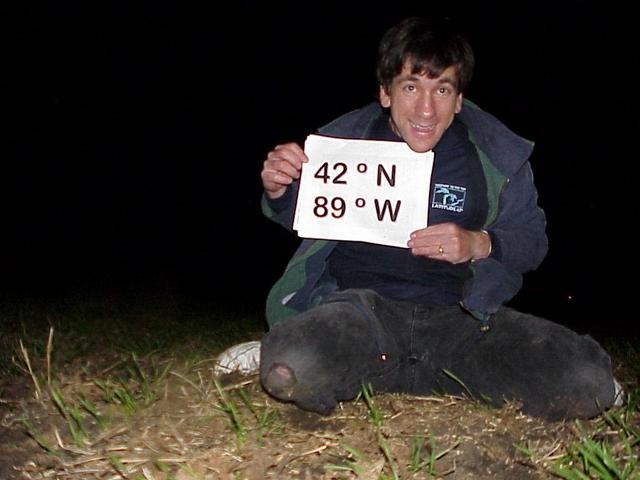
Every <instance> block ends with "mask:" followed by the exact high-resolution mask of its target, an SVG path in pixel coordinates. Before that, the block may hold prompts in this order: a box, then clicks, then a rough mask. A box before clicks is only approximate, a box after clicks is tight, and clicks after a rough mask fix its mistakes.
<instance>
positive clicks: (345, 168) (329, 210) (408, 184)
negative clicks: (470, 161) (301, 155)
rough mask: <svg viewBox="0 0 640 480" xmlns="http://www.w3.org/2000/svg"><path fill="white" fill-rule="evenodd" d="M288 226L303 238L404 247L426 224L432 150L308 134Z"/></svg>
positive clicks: (396, 143) (403, 144)
mask: <svg viewBox="0 0 640 480" xmlns="http://www.w3.org/2000/svg"><path fill="white" fill-rule="evenodd" d="M304 149H305V153H306V154H307V157H309V162H308V163H305V164H304V165H303V167H302V174H301V177H300V190H299V193H298V202H297V204H296V211H295V217H294V222H293V228H294V229H295V230H297V231H298V235H299V236H301V237H305V238H319V239H326V240H357V241H362V242H369V243H377V244H381V245H390V246H394V247H404V248H407V242H408V241H409V235H410V234H411V232H413V231H415V230H418V229H420V228H424V227H426V226H427V222H428V215H429V198H428V197H429V185H430V184H431V171H432V169H433V152H431V151H430V152H427V153H416V152H414V151H413V150H411V149H410V148H409V147H408V146H407V144H405V143H403V142H385V141H377V140H346V139H339V138H331V137H322V136H319V135H309V136H308V137H307V140H306V142H305V148H304Z"/></svg>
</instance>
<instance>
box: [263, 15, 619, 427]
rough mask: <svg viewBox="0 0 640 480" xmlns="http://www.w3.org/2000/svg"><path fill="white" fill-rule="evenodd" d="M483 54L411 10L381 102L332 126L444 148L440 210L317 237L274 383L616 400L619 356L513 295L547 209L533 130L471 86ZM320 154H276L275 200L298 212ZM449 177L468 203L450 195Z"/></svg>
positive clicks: (270, 174) (298, 393) (557, 404)
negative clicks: (495, 112)
mask: <svg viewBox="0 0 640 480" xmlns="http://www.w3.org/2000/svg"><path fill="white" fill-rule="evenodd" d="M473 66H474V58H473V53H472V50H471V47H470V46H469V44H468V42H467V41H466V40H465V39H463V38H462V37H460V36H459V35H457V34H456V33H455V32H453V31H452V30H451V29H450V27H449V26H448V25H447V24H446V23H444V22H433V23H432V22H428V21H425V20H422V19H416V18H411V19H407V20H405V21H403V22H401V23H400V24H398V25H396V26H395V27H393V28H391V29H390V30H389V31H388V32H387V33H386V34H385V36H384V37H383V39H382V41H381V44H380V47H379V56H378V67H377V78H378V82H379V104H371V105H368V106H366V107H364V108H363V109H360V110H357V111H355V112H351V113H348V114H346V115H344V116H343V117H341V118H339V119H337V120H335V121H334V122H332V123H330V124H329V125H327V126H325V127H324V128H322V129H320V131H319V133H320V134H323V135H328V136H336V137H344V138H358V139H370V140H390V141H403V142H405V143H406V144H407V145H408V146H409V147H410V148H411V149H412V150H414V151H415V152H418V153H423V152H427V151H430V150H433V151H434V155H435V156H434V167H433V174H432V178H431V194H430V205H429V208H430V211H429V223H430V225H429V226H426V227H425V228H422V229H420V230H417V231H415V232H413V233H411V235H410V238H409V239H408V242H407V248H406V249H404V248H395V247H387V246H381V245H374V244H367V243H363V242H346V241H339V242H338V241H321V240H308V239H307V240H304V241H303V242H302V244H301V245H300V247H299V249H298V251H297V252H296V253H295V255H294V257H293V258H292V260H291V261H290V263H289V265H288V266H287V269H286V271H285V273H284V275H283V277H282V278H281V279H280V280H279V281H278V283H276V285H275V286H274V287H273V289H272V291H271V292H270V294H269V298H268V300H267V320H268V322H269V324H270V331H269V332H268V333H267V334H266V335H265V337H264V339H263V341H262V345H261V349H262V351H261V358H260V377H261V381H262V384H263V386H264V388H265V389H266V390H267V392H269V393H270V394H271V395H272V396H274V397H276V398H279V399H281V400H285V401H292V402H295V403H296V404H297V405H298V406H299V407H300V408H303V409H306V410H310V411H316V412H319V413H328V412H330V411H331V410H332V409H333V408H334V407H335V406H336V404H337V402H338V401H342V400H349V399H353V398H354V397H355V396H356V395H357V393H358V391H359V390H360V388H361V385H363V384H371V385H372V387H373V389H374V391H388V392H407V393H412V394H431V393H433V392H434V391H435V392H438V391H439V392H447V393H452V394H457V393H463V392H467V393H471V394H472V395H474V396H476V397H477V398H486V399H488V401H490V402H491V403H493V404H495V405H500V404H502V403H503V402H504V401H505V400H510V399H514V400H518V401H520V402H522V408H523V410H524V411H525V412H526V413H529V414H532V415H540V416H544V417H547V418H550V419H558V418H568V417H590V416H594V415H597V414H598V413H600V412H601V411H602V409H605V408H607V407H609V406H611V405H612V404H613V403H614V400H615V397H616V383H615V381H614V379H613V376H612V372H611V362H610V359H609V356H608V355H607V354H606V353H605V352H604V350H603V349H602V348H601V347H600V346H599V345H598V344H597V343H596V342H595V341H594V340H592V339H591V338H589V337H582V336H579V335H577V334H576V333H574V332H572V331H570V330H568V329H566V328H564V327H562V326H560V325H557V324H554V323H551V322H548V321H546V320H543V319H540V318H536V317H533V316H531V315H526V314H523V313H519V312H516V311H514V310H512V309H509V308H506V307H503V304H504V303H505V302H507V301H508V300H509V299H511V298H512V297H513V296H514V295H515V294H516V293H517V291H518V290H519V288H520V286H521V282H522V274H523V273H524V272H526V271H529V270H532V269H535V268H537V266H538V265H539V264H540V262H541V261H542V260H543V258H544V256H545V254H546V251H547V238H546V235H545V231H544V230H545V217H544V213H543V212H542V210H541V209H540V208H539V207H538V206H537V192H536V189H535V186H534V184H533V176H532V172H531V167H530V164H529V162H528V158H529V155H530V154H531V151H532V148H533V146H532V144H530V143H529V142H527V141H525V140H523V139H521V138H520V137H518V136H516V135H515V134H514V133H512V132H511V131H509V130H508V129H507V128H506V127H505V126H504V125H503V124H502V123H500V122H499V121H498V120H496V119H495V118H494V117H492V116H491V115H489V114H487V113H485V112H483V111H482V110H480V109H479V108H478V107H476V106H475V105H473V104H472V103H470V102H468V101H466V100H464V99H463V92H464V90H465V88H466V87H467V85H468V84H469V81H470V79H471V76H472V72H473ZM307 161H308V159H307V157H306V155H305V153H304V151H303V150H302V148H301V147H300V146H299V145H297V144H295V143H289V144H286V145H279V146H277V147H276V148H275V149H274V150H273V151H272V152H270V153H269V154H268V156H267V159H266V161H265V162H264V168H263V170H262V173H261V177H262V183H263V186H264V192H265V195H264V199H263V209H264V212H265V214H266V215H267V216H268V217H270V218H272V219H273V220H274V221H277V222H279V223H281V224H283V225H284V226H286V227H287V228H291V222H292V217H293V210H294V206H295V196H296V192H297V188H298V179H299V177H300V172H301V169H302V168H303V165H304V163H305V162H307ZM447 187H453V191H455V192H457V196H459V197H460V199H459V200H460V202H459V206H460V207H461V208H455V209H447V208H444V207H445V202H443V201H439V200H438V198H440V197H438V196H437V195H438V194H436V192H444V191H445V190H446V191H447V192H450V190H449V189H448V188H447Z"/></svg>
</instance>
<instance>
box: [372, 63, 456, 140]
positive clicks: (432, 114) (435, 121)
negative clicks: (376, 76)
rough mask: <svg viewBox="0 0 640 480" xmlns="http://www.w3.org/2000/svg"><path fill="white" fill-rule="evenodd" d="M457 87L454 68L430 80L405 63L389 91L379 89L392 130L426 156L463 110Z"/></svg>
mask: <svg viewBox="0 0 640 480" xmlns="http://www.w3.org/2000/svg"><path fill="white" fill-rule="evenodd" d="M456 84H457V78H456V70H455V67H453V66H452V67H448V68H446V69H445V70H444V71H443V72H442V74H441V75H440V76H439V77H437V78H429V77H427V75H426V74H415V73H411V64H410V62H405V64H404V67H403V68H402V71H401V72H400V74H399V75H397V76H396V77H395V78H394V79H393V82H392V83H391V86H390V88H389V91H386V90H385V88H384V87H382V86H381V87H380V103H381V105H382V106H383V107H385V108H390V109H391V128H392V129H393V131H394V132H395V133H396V134H397V135H400V136H401V137H402V139H403V140H404V141H405V142H407V144H408V145H409V147H411V149H412V150H413V151H415V152H418V153H423V152H427V151H429V150H431V149H432V148H433V147H435V146H436V144H437V143H438V142H439V141H440V138H442V135H443V134H444V132H445V131H446V130H447V128H449V125H451V122H453V117H454V115H455V114H456V113H458V112H459V111H460V109H461V108H462V93H458V92H457V89H456Z"/></svg>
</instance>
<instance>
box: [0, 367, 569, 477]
mask: <svg viewBox="0 0 640 480" xmlns="http://www.w3.org/2000/svg"><path fill="white" fill-rule="evenodd" d="M154 361H155V362H156V364H157V366H162V365H169V366H168V367H167V369H166V371H164V374H163V375H162V376H159V377H155V378H154V379H151V378H150V380H149V387H150V389H151V393H149V392H147V394H146V395H148V397H145V396H144V395H145V394H144V392H142V391H141V389H142V387H141V383H140V381H139V379H138V381H137V382H138V383H136V380H135V378H134V377H135V376H132V377H131V378H128V379H127V380H123V379H124V378H126V376H125V373H126V370H127V368H121V369H120V370H119V371H117V372H116V371H114V370H111V371H109V372H107V374H103V375H102V376H101V377H99V376H97V373H96V372H95V370H96V369H92V370H94V371H93V372H89V371H87V370H86V369H85V370H84V371H82V370H81V369H80V370H78V371H74V372H72V373H71V374H70V375H63V376H61V377H60V378H59V379H58V385H59V388H58V391H59V393H60V394H61V396H62V397H63V398H64V399H65V403H66V408H67V409H68V411H71V410H72V406H74V405H75V406H76V407H78V410H79V411H80V413H81V415H80V417H81V420H80V422H81V424H82V428H83V429H84V433H83V434H82V435H78V434H77V432H76V434H75V435H74V433H73V432H72V431H71V429H70V426H73V425H74V422H73V419H70V418H69V416H68V415H69V414H68V413H67V414H65V413H64V412H63V411H62V409H61V408H60V407H59V406H57V405H56V404H55V402H54V401H53V400H52V399H51V398H50V396H49V395H47V398H44V399H42V401H36V400H33V398H32V391H31V390H32V389H31V388H30V386H29V384H28V381H27V380H28V379H22V380H21V381H19V382H14V383H13V390H12V389H10V388H7V387H5V388H4V389H3V392H4V393H3V403H2V405H0V414H1V419H2V429H1V430H0V445H1V446H0V478H3V479H36V478H71V479H73V478H104V479H107V478H108V479H116V478H127V479H129V478H131V479H134V478H135V479H149V480H150V479H169V478H174V479H177V480H182V479H190V478H194V479H227V478H232V479H235V478H238V479H264V478H278V479H289V478H291V479H298V478H300V479H307V478H312V479H315V478H319V479H333V478H365V479H377V478H385V477H384V476H385V475H386V478H394V477H393V476H394V475H396V476H397V478H403V479H405V478H415V479H420V478H439V477H446V478H449V479H467V478H474V479H482V478H491V479H537V478H548V477H549V474H548V472H547V471H546V470H545V469H544V467H543V466H542V464H539V463H533V462H531V461H530V460H528V459H527V458H526V457H525V456H523V455H522V454H520V452H519V450H518V446H522V447H526V448H529V449H534V450H535V451H537V452H541V456H544V454H548V456H549V457H552V456H553V454H554V452H556V451H558V449H559V448H560V447H561V446H563V445H565V444H566V443H567V442H569V441H571V440H572V439H573V437H574V432H573V428H572V426H571V425H567V424H564V423H557V424H548V423H545V422H543V421H541V420H539V419H534V418H530V417H527V416H525V415H523V414H521V413H519V412H518V410H517V406H516V405H510V406H508V407H506V408H503V409H501V410H495V409H491V408H489V407H486V406H484V405H482V404H479V403H476V402H473V401H471V400H468V399H461V398H454V397H411V396H406V395H380V396H375V397H374V399H373V401H374V408H376V409H379V412H380V414H381V420H380V421H379V423H378V425H376V424H375V422H374V421H373V420H372V419H371V417H372V411H371V407H370V406H367V404H366V402H364V401H363V400H359V401H355V402H345V403H343V404H341V405H340V407H339V408H338V409H337V410H336V411H335V412H334V413H333V414H332V415H329V416H326V417H324V416H320V415H317V414H314V413H308V412H303V411H301V410H299V409H298V408H296V407H295V406H293V405H291V404H284V403H280V402H277V401H275V400H273V399H272V398H270V397H269V396H268V395H267V394H265V393H264V391H263V390H262V388H261V387H260V385H259V382H258V379H257V378H256V377H239V376H228V377H226V378H222V379H216V378H215V377H214V376H213V371H212V366H213V365H212V362H211V361H207V360H205V361H200V362H197V363H186V364H185V363H182V364H176V362H175V361H172V362H169V361H167V360H165V361H163V360H159V359H156V360H153V359H151V358H146V359H142V360H139V363H140V365H143V364H144V367H141V368H145V369H146V370H145V371H150V366H149V365H151V364H152V363H153V362H154ZM90 363H91V364H92V365H95V364H96V363H99V360H97V359H96V360H94V361H92V362H90ZM158 371H159V370H158ZM99 378H101V380H98V382H96V380H97V379H99ZM116 378H118V379H119V380H116ZM216 381H219V383H218V385H216ZM118 382H120V383H118ZM125 382H126V383H125ZM97 383H102V384H103V385H106V384H108V385H114V386H115V385H126V386H127V387H128V389H129V391H130V392H131V394H132V396H133V397H134V398H135V403H136V406H135V408H134V409H132V410H127V409H126V408H125V407H124V404H123V403H122V402H121V401H119V400H117V399H114V398H111V399H109V398H107V397H108V396H107V395H105V389H104V388H100V387H99V386H98V385H97ZM27 391H28V392H29V393H28V395H27V396H26V397H25V395H24V394H25V392H27ZM12 395H13V398H10V397H11V396H12ZM81 398H83V399H88V400H90V401H91V404H92V405H94V406H95V407H96V415H91V414H90V413H89V412H88V411H87V410H86V409H82V407H81V406H80V400H79V399H81ZM145 398H148V400H147V401H146V405H145ZM65 416H67V418H65ZM23 418H26V419H28V422H29V425H30V427H29V428H27V427H26V426H25V422H24V421H23V420H22V419H23ZM98 419H100V421H98ZM99 423H102V426H100V425H99ZM75 426H76V429H77V427H78V424H76V425H75ZM385 448H386V449H387V452H385ZM47 450H48V451H47Z"/></svg>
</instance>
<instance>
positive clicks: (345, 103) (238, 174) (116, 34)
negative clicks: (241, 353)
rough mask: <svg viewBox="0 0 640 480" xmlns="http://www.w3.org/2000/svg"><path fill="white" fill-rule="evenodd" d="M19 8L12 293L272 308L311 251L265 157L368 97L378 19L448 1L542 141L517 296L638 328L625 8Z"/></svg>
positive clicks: (616, 326) (485, 67)
mask: <svg viewBox="0 0 640 480" xmlns="http://www.w3.org/2000/svg"><path fill="white" fill-rule="evenodd" d="M24 3H26V2H23V4H20V6H11V5H10V6H5V7H2V8H3V10H4V13H3V15H2V16H3V18H4V19H5V20H8V22H7V26H6V27H5V29H4V32H3V35H4V36H6V40H5V42H4V43H5V47H8V48H6V54H5V59H6V68H5V69H4V70H5V71H4V73H3V75H4V79H3V80H2V82H3V83H4V84H5V85H6V86H8V88H7V89H3V90H5V94H4V95H6V101H5V108H4V109H3V110H4V113H5V116H6V118H7V120H8V121H7V128H6V129H5V133H6V134H7V136H6V139H5V141H4V142H3V143H4V144H5V148H6V150H5V153H4V155H3V158H2V163H3V173H2V175H0V183H1V185H0V187H1V188H0V192H1V193H0V195H1V199H0V200H1V201H0V205H1V206H0V214H1V218H2V223H1V225H2V228H1V229H0V237H1V239H0V245H1V247H2V248H1V256H2V257H1V268H0V288H1V290H2V292H3V293H2V295H4V296H5V297H7V298H9V297H16V296H17V297H20V296H48V297H56V296H65V295H78V294H81V295H82V294H87V295H90V294H100V293H103V292H110V293H112V294H113V293H115V294H118V293H120V292H122V293H123V294H125V293H126V294H131V293H133V294H137V293H140V294H146V293H163V292H165V293H167V294H173V295H180V296H182V297H183V298H186V299H188V301H193V302H203V301H204V302H206V301H218V300H224V301H229V302H234V301H240V302H242V303H243V304H244V305H247V304H249V305H255V306H256V308H259V307H260V306H261V305H262V303H263V301H264V298H265V296H266V293H267V291H268V288H269V286H270V285H271V284H272V283H273V282H274V281H275V280H276V278H277V277H278V276H279V274H280V273H281V271H282V270H283V268H284V266H285V263H286V261H287V259H288V257H289V256H290V255H291V253H292V251H293V249H294V248H295V245H296V244H297V240H296V239H295V238H293V237H292V236H291V235H289V234H288V233H286V232H285V231H284V230H282V229H281V228H280V227H277V226H276V225H273V224H270V223H269V222H268V221H267V220H265V219H263V218H262V217H261V213H260V207H259V201H260V194H261V185H260V179H259V172H260V169H261V165H262V161H263V160H264V158H265V156H266V153H267V152H268V151H269V150H270V149H271V148H272V147H273V146H274V145H276V144H277V143H281V142H285V141H292V140H297V141H302V140H303V139H304V137H305V136H306V135H307V134H308V133H309V132H311V131H313V130H315V129H316V128H318V127H319V126H321V125H323V124H324V123H326V122H328V121H329V120H331V119H333V118H335V117H336V116H338V115H340V114H342V113H344V112H346V111H348V110H351V109H354V108H357V107H359V106H361V105H363V104H365V103H367V102H368V101H370V100H372V99H373V98H374V95H375V93H376V85H375V81H374V67H375V65H374V64H375V53H376V48H377V43H378V40H379V39H380V37H381V35H382V34H383V32H384V31H385V30H386V29H387V28H389V27H390V26H391V25H393V24H394V23H396V22H397V21H398V20H400V19H401V18H403V17H405V16H409V15H429V14H431V13H432V12H435V13H438V14H446V15H448V16H450V17H451V18H452V19H453V20H454V21H456V22H457V23H458V24H459V25H460V27H461V29H462V30H463V32H464V33H465V34H466V35H467V36H468V37H469V38H470V40H471V42H472V45H473V46H474V49H475V53H476V57H477V69H476V73H475V77H474V81H473V82H472V87H471V89H470V90H469V91H468V92H467V96H468V97H469V98H470V99H471V100H473V101H474V102H476V103H478V104H479V105H480V106H481V107H482V108H484V109H486V110H488V111H490V112H491V113H493V114H495V115H496V116H498V117H499V118H500V119H501V120H502V121H504V122H505V123H506V124H507V125H509V127H510V128H511V129H512V130H514V131H515V132H516V133H518V134H520V135H522V136H524V137H526V138H529V139H531V140H534V141H535V142H536V150H535V154H534V156H533V157H532V164H533V168H534V172H535V176H536V183H537V185H538V188H539V193H540V203H541V205H542V206H543V208H544V209H545V211H546V213H547V219H548V234H549V237H550V252H549V255H548V257H547V259H546V260H545V262H544V264H543V266H542V267H541V268H540V269H539V270H538V271H537V272H534V273H530V274H527V275H526V277H525V288H524V289H523V291H522V292H521V293H520V294H519V295H518V297H517V298H516V300H515V301H514V303H513V304H514V305H515V306H517V307H518V308H523V309H527V310H529V311H532V312H534V313H538V314H540V315H545V316H548V317H551V318H553V319H555V320H556V321H559V322H562V323H565V324H567V325H570V326H573V327H575V328H578V329H579V330H593V329H600V330H602V329H604V330H608V331H611V332H622V333H629V332H632V331H638V327H637V323H638V322H637V320H636V317H635V315H633V314H632V313H629V312H630V311H631V312H632V311H633V310H632V309H634V305H635V304H636V301H635V299H634V298H633V297H632V296H631V289H630V285H631V284H632V283H633V280H631V279H629V275H634V274H635V270H636V266H635V260H633V258H635V250H636V248H637V247H636V244H637V240H636V237H637V235H635V234H632V233H631V232H630V230H629V228H630V227H631V226H633V225H634V224H635V223H636V219H637V214H636V213H635V211H636V209H637V207H636V205H635V202H633V201H632V199H631V192H632V188H633V187H632V181H631V176H632V175H633V173H632V170H633V168H634V167H633V164H634V163H635V162H636V161H637V154H636V153H635V152H634V150H632V149H631V141H632V140H633V139H634V137H635V136H637V134H638V133H639V132H638V128H637V127H638V123H637V119H636V117H635V116H632V108H634V106H635V104H636V101H635V98H634V89H635V85H636V82H635V76H636V75H635V72H636V70H637V68H638V55H637V52H636V48H637V46H636V44H637V39H636V38H635V37H636V36H635V35H632V29H631V23H632V22H631V19H632V16H631V14H630V11H629V10H628V9H626V10H625V9H624V8H622V7H621V6H619V5H617V4H616V3H615V2H604V3H603V2H598V3H597V4H596V2H593V3H588V2H582V1H576V0H573V1H567V2H553V3H551V2H550V3H548V4H545V3H541V2H536V3H529V4H527V3H524V4H523V3H520V2H513V3H512V4H506V5H492V4H488V3H487V2H478V3H480V4H481V5H477V6H468V5H464V6H463V5H459V6H449V7H445V8H442V7H440V8H438V7H435V6H430V5H429V3H431V2H421V4H423V5H424V6H421V7H404V6H392V5H391V3H390V2H376V1H368V2H334V3H331V2H329V3H327V2H322V3H314V2H309V3H305V2H295V3H293V2H292V3H289V4H286V3H273V2H250V1H240V2H235V3H233V4H230V5H226V4H222V3H219V2H206V3H205V2H202V3H189V2H175V4H169V3H161V2H115V1H110V2H55V3H54V2H50V4H49V5H48V6H43V5H35V4H31V5H25V4H24ZM634 276H635V275H634Z"/></svg>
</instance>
